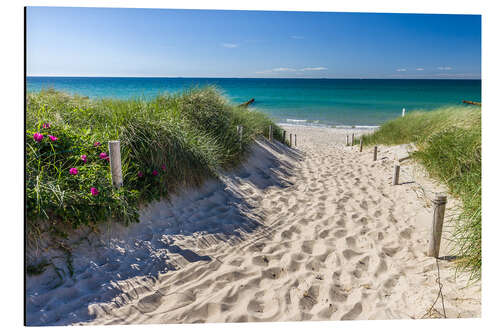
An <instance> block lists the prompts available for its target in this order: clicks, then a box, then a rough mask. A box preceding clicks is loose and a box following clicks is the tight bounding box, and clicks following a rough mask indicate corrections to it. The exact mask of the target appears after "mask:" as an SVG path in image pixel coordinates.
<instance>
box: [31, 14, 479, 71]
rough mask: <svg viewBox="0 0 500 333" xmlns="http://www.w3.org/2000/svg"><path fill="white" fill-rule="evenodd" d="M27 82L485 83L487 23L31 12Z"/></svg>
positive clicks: (435, 18) (473, 19) (467, 18)
mask: <svg viewBox="0 0 500 333" xmlns="http://www.w3.org/2000/svg"><path fill="white" fill-rule="evenodd" d="M26 16H27V17H26V20H27V21H26V22H27V23H26V24H27V41H26V56H27V75H28V76H109V77H114V76H121V77H136V76H139V77H261V78H424V79H425V78H435V79H439V78H466V79H478V78H481V16H479V15H430V14H378V13H332V12H268V11H220V10H168V9H125V8H124V9H120V8H62V7H28V8H27V14H26Z"/></svg>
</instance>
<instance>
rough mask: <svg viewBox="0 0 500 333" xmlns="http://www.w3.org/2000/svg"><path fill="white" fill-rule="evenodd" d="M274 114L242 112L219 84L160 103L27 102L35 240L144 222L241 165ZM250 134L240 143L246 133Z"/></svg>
mask: <svg viewBox="0 0 500 333" xmlns="http://www.w3.org/2000/svg"><path fill="white" fill-rule="evenodd" d="M271 124H272V125H273V128H274V135H275V136H278V135H279V133H280V132H279V131H280V128H279V127H277V126H276V125H275V124H274V123H273V122H272V121H271V120H270V119H269V118H268V117H267V116H266V115H265V114H263V113H261V112H258V111H256V110H248V109H245V108H240V107H237V106H234V105H231V104H230V103H228V101H227V100H226V99H225V98H224V97H223V96H222V95H221V94H220V93H219V92H218V91H217V89H216V88H214V87H206V88H202V89H191V90H189V91H186V92H184V93H180V94H174V95H171V94H164V95H159V96H157V97H156V98H154V99H152V100H145V99H130V100H115V99H99V100H92V99H88V98H85V97H81V96H75V95H68V94H65V93H62V92H58V91H54V90H50V89H49V90H43V91H41V92H37V93H29V94H28V95H27V110H26V201H27V207H26V209H27V231H28V234H31V235H36V234H37V233H40V225H41V222H42V221H43V222H45V221H49V222H50V225H51V226H52V229H53V231H54V232H56V233H59V234H62V235H64V231H63V230H67V228H66V229H65V228H62V227H63V226H71V227H73V228H78V227H80V226H82V225H88V226H94V225H97V224H99V223H102V222H104V221H116V222H123V223H130V222H136V221H138V209H139V205H140V204H142V203H148V202H151V201H153V200H157V199H160V198H163V197H168V196H170V195H172V194H173V193H175V191H176V189H178V188H179V187H184V186H198V185H200V184H201V183H202V182H203V181H204V180H205V179H207V178H209V177H216V175H217V173H218V172H219V171H220V170H224V169H227V168H231V167H234V166H235V165H237V164H238V163H239V162H241V160H242V158H243V157H244V155H245V152H246V151H247V150H248V148H249V146H250V145H251V143H252V141H253V140H254V138H256V137H257V136H259V135H265V136H266V137H267V135H268V128H269V125H271ZM237 125H242V126H243V128H244V131H243V138H242V142H241V145H240V141H239V137H238V135H237V132H236V126H237ZM110 140H120V141H121V157H122V171H123V180H124V186H123V187H122V188H120V189H119V190H117V189H114V188H113V186H112V184H111V173H110V167H109V157H107V153H108V146H107V142H108V141H110Z"/></svg>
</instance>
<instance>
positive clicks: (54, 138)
mask: <svg viewBox="0 0 500 333" xmlns="http://www.w3.org/2000/svg"><path fill="white" fill-rule="evenodd" d="M49 138H50V140H52V141H57V140H59V139H58V138H56V137H55V136H52V135H49Z"/></svg>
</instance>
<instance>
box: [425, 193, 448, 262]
mask: <svg viewBox="0 0 500 333" xmlns="http://www.w3.org/2000/svg"><path fill="white" fill-rule="evenodd" d="M446 201H447V199H446V195H439V194H438V195H436V198H435V199H434V201H433V203H434V215H433V219H432V230H431V235H430V240H429V251H428V252H427V255H428V256H430V257H434V258H439V247H440V246H441V234H442V233H443V221H444V210H445V208H446Z"/></svg>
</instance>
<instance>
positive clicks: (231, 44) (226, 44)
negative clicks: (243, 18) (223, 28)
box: [221, 43, 238, 49]
mask: <svg viewBox="0 0 500 333" xmlns="http://www.w3.org/2000/svg"><path fill="white" fill-rule="evenodd" d="M221 45H222V46H223V47H225V48H228V49H234V48H235V47H238V44H233V43H222V44H221Z"/></svg>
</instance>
